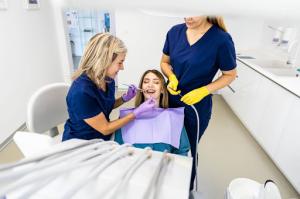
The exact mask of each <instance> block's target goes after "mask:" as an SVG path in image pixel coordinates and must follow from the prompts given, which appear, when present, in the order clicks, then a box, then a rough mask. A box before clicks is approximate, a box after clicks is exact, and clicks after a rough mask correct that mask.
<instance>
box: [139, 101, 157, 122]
mask: <svg viewBox="0 0 300 199" xmlns="http://www.w3.org/2000/svg"><path fill="white" fill-rule="evenodd" d="M155 105H156V101H155V99H153V98H150V99H148V100H147V101H145V102H144V103H142V104H141V105H140V106H139V107H137V108H135V109H134V110H133V114H134V115H135V118H137V119H138V118H140V117H141V116H142V115H143V113H146V112H149V111H151V110H153V109H154V108H155Z"/></svg>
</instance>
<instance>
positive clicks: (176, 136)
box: [115, 70, 190, 155]
mask: <svg viewBox="0 0 300 199" xmlns="http://www.w3.org/2000/svg"><path fill="white" fill-rule="evenodd" d="M139 88H142V89H143V92H139V93H138V94H137V96H136V101H135V106H136V107H137V106H139V105H140V104H141V103H143V102H144V101H145V100H147V99H149V98H154V99H155V100H156V102H157V106H156V107H157V108H155V109H154V110H153V111H152V112H151V113H145V115H143V116H142V117H141V118H139V119H135V120H134V121H132V122H130V123H129V124H127V125H125V126H124V127H122V128H121V129H119V130H117V131H116V133H115V141H117V142H118V143H119V144H123V143H130V144H132V145H133V146H135V147H137V148H145V147H150V148H152V149H153V150H156V151H167V152H169V153H174V154H180V155H187V153H188V151H189V150H190V144H189V140H188V136H187V133H186V130H185V128H184V108H183V107H182V108H168V93H167V88H166V84H165V80H164V78H163V75H162V74H161V73H160V72H159V71H157V70H148V71H146V72H145V73H144V74H143V76H142V78H141V81H140V83H139ZM131 111H133V109H122V110H121V111H120V117H121V118H122V117H123V116H125V115H126V114H128V113H129V112H131Z"/></svg>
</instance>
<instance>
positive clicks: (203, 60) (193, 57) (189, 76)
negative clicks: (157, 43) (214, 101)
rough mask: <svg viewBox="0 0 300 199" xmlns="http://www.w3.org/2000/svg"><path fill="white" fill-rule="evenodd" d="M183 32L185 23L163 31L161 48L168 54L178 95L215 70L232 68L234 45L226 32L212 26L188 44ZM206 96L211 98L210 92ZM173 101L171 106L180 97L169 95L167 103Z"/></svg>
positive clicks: (201, 82)
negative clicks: (163, 40)
mask: <svg viewBox="0 0 300 199" xmlns="http://www.w3.org/2000/svg"><path fill="white" fill-rule="evenodd" d="M186 31H187V27H186V25H185V24H179V25H175V26H173V27H172V28H171V29H170V30H169V31H168V33H167V37H166V41H165V45H164V48H163V53H164V54H165V55H168V56H169V57H170V64H171V66H172V68H173V72H174V74H175V75H176V77H177V79H178V81H179V85H178V90H181V91H182V93H181V94H182V95H184V94H186V93H188V92H189V91H191V90H194V89H196V88H200V87H202V86H205V85H207V84H209V83H211V82H212V80H213V78H214V76H215V74H216V72H217V71H218V69H220V70H222V71H228V70H232V69H234V68H235V67H236V55H235V48H234V44H233V41H232V38H231V36H230V35H229V34H228V33H227V32H225V31H223V30H222V29H220V28H219V27H218V26H216V25H212V27H211V28H210V29H209V30H208V31H207V32H206V33H205V34H204V35H203V36H202V37H201V38H200V39H199V40H198V41H196V43H194V44H193V45H190V44H189V42H188V39H187V35H186ZM206 98H211V95H209V96H208V97H206ZM174 100H175V101H176V102H177V105H175V106H184V104H183V103H181V102H180V97H178V96H172V95H170V103H171V106H172V101H173V102H174ZM202 101H203V103H205V102H204V101H207V102H206V104H207V105H208V104H211V102H208V101H209V99H205V98H204V99H203V100H202ZM202 101H200V103H201V102H202ZM200 103H198V104H200ZM173 106H174V104H173ZM197 106H198V105H197V104H196V108H197ZM210 106H211V105H210ZM199 108H200V107H199ZM207 108H208V107H207Z"/></svg>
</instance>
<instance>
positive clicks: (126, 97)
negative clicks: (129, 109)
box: [122, 84, 137, 102]
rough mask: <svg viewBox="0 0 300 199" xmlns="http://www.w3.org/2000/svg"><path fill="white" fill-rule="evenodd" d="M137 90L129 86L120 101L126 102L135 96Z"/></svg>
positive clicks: (133, 86)
mask: <svg viewBox="0 0 300 199" xmlns="http://www.w3.org/2000/svg"><path fill="white" fill-rule="evenodd" d="M136 93H137V88H136V87H135V85H133V84H131V85H130V86H129V88H128V90H127V92H126V93H125V94H123V95H122V99H123V101H124V102H128V101H129V100H131V99H132V98H134V97H135V96H136Z"/></svg>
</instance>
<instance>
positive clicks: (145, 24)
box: [115, 9, 264, 88]
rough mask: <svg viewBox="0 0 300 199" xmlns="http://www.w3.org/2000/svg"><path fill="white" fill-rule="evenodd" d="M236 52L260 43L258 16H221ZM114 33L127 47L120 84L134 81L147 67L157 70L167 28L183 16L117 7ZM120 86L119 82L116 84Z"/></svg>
mask: <svg viewBox="0 0 300 199" xmlns="http://www.w3.org/2000/svg"><path fill="white" fill-rule="evenodd" d="M224 20H225V24H226V26H227V28H228V30H229V33H230V34H231V35H232V37H233V40H234V43H235V46H236V49H237V51H238V50H239V49H248V48H257V47H258V46H259V45H260V43H261V37H262V31H263V25H264V22H263V21H262V20H261V19H258V18H249V17H224ZM115 23H116V36H117V37H119V38H120V39H122V40H123V41H124V42H125V44H126V46H127V47H128V54H127V57H126V61H125V70H124V71H121V72H120V73H119V75H118V81H119V83H135V84H138V81H139V79H140V77H141V75H142V73H143V72H144V71H145V70H147V69H150V68H156V69H159V62H160V58H161V55H162V48H163V45H164V41H165V37H166V34H167V31H168V30H169V29H170V28H171V27H172V26H173V25H175V24H178V23H183V18H179V17H177V18H175V17H165V16H153V15H149V14H145V13H143V12H141V11H138V10H133V9H128V10H125V9H123V10H116V12H115ZM119 86H120V87H121V88H122V87H123V86H122V85H119Z"/></svg>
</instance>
